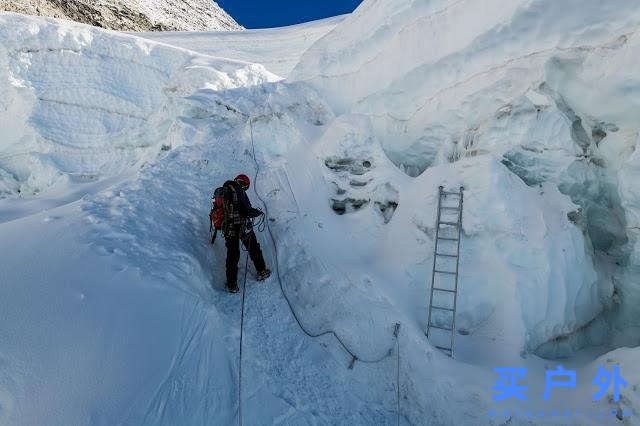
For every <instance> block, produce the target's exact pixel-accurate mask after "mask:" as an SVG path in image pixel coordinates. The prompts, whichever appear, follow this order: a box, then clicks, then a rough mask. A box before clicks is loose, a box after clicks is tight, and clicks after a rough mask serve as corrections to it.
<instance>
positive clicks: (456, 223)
mask: <svg viewBox="0 0 640 426" xmlns="http://www.w3.org/2000/svg"><path fill="white" fill-rule="evenodd" d="M439 225H452V226H458V222H440V223H439Z"/></svg>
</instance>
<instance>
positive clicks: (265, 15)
mask: <svg viewBox="0 0 640 426" xmlns="http://www.w3.org/2000/svg"><path fill="white" fill-rule="evenodd" d="M216 3H218V4H219V5H220V6H221V7H222V8H223V9H224V10H226V11H227V13H229V14H230V15H231V16H233V18H234V19H235V20H236V21H237V22H238V23H239V24H240V25H242V26H244V27H245V28H272V27H282V26H285V25H293V24H299V23H301V22H307V21H313V20H316V19H322V18H328V17H329V16H336V15H342V14H343V13H349V12H353V11H354V9H355V8H356V7H358V5H359V4H360V3H362V0H216Z"/></svg>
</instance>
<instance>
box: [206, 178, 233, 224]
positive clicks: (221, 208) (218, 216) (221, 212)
mask: <svg viewBox="0 0 640 426" xmlns="http://www.w3.org/2000/svg"><path fill="white" fill-rule="evenodd" d="M225 192H226V191H225V188H224V187H222V186H221V187H219V188H216V190H215V191H214V192H213V197H211V212H210V213H209V218H210V219H211V226H212V227H213V229H215V230H216V231H219V230H221V229H222V227H223V226H224V222H225V220H224V219H225V211H228V210H229V208H228V207H227V208H225V204H231V203H227V202H226V200H225ZM230 207H231V208H233V206H230Z"/></svg>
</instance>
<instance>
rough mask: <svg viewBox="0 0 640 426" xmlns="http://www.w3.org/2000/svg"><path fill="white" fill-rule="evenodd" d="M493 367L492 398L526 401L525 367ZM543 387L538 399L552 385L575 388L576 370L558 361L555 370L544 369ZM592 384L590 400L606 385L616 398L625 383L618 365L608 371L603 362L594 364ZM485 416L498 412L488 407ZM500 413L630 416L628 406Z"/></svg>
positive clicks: (544, 396) (545, 396)
mask: <svg viewBox="0 0 640 426" xmlns="http://www.w3.org/2000/svg"><path fill="white" fill-rule="evenodd" d="M493 371H494V372H495V373H497V374H498V378H497V379H496V383H495V386H494V387H493V390H494V391H495V392H496V393H495V394H494V395H493V400H494V401H496V402H499V401H504V400H507V399H509V398H515V399H518V400H521V401H527V394H526V392H527V390H528V386H525V385H524V384H523V383H524V379H525V376H526V375H527V369H526V368H510V367H498V368H494V369H493ZM545 375H546V384H545V391H544V393H543V394H542V400H543V401H547V400H549V398H550V397H551V391H552V389H553V388H573V389H575V388H576V372H575V370H565V369H564V368H563V367H562V365H559V366H558V368H557V369H555V370H547V371H546V373H545ZM591 383H593V385H595V386H597V387H598V388H599V389H598V390H597V392H596V393H594V394H593V395H592V397H591V398H592V400H593V401H598V400H599V399H600V398H602V397H603V396H604V395H605V394H606V393H607V391H608V390H609V389H611V388H613V400H614V401H615V402H618V401H619V400H620V388H621V387H622V388H624V387H626V386H627V382H626V381H625V380H624V379H623V378H622V376H621V374H620V368H619V367H618V366H613V371H608V370H607V369H605V368H604V367H603V366H599V367H598V372H597V373H596V375H595V377H594V378H593V379H592V380H591ZM488 414H489V417H495V416H498V415H499V414H498V411H497V410H489V413H488ZM500 414H501V415H502V416H503V417H505V418H506V417H512V416H513V415H518V414H520V415H521V416H522V417H526V418H533V417H545V416H547V415H548V416H549V417H556V416H560V415H562V416H564V417H579V416H584V417H597V418H604V417H605V416H607V415H608V416H609V417H618V418H619V419H621V418H624V417H630V416H631V410H619V409H612V410H610V411H609V413H606V410H599V411H597V412H596V413H595V414H594V412H589V411H581V410H576V409H573V410H572V409H566V410H563V411H562V413H560V412H559V411H558V410H550V411H549V412H548V413H547V412H546V411H544V410H523V411H518V410H516V411H513V412H512V411H510V410H506V411H503V412H502V413H500Z"/></svg>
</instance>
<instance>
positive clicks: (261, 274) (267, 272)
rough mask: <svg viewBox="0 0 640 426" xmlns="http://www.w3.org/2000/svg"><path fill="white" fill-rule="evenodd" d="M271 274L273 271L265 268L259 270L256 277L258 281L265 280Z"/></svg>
mask: <svg viewBox="0 0 640 426" xmlns="http://www.w3.org/2000/svg"><path fill="white" fill-rule="evenodd" d="M270 276H271V271H270V270H269V269H267V268H265V269H264V270H262V271H260V272H258V273H257V274H256V279H257V280H258V281H264V280H266V279H267V278H269V277H270Z"/></svg>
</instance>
